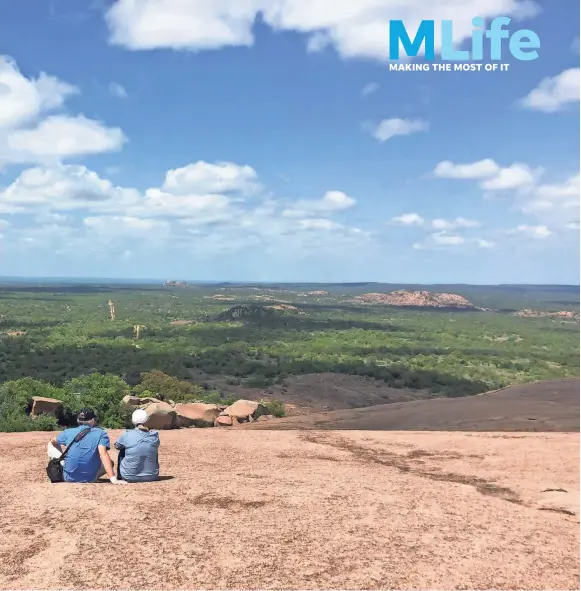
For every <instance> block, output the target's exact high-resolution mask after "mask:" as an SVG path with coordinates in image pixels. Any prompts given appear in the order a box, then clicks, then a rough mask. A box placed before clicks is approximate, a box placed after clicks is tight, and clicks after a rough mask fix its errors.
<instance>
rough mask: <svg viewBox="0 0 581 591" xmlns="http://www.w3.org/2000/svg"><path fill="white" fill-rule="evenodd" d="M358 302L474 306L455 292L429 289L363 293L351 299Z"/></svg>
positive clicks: (411, 305)
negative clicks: (431, 290)
mask: <svg viewBox="0 0 581 591" xmlns="http://www.w3.org/2000/svg"><path fill="white" fill-rule="evenodd" d="M352 301H353V302H354V303H359V304H380V305H384V306H399V307H402V308H407V307H413V308H457V309H461V310H474V309H475V306H474V304H472V303H471V302H469V301H468V300H467V299H466V298H464V297H462V296H460V295H457V294H455V293H433V292H430V291H405V290H399V291H392V292H391V293H365V294H363V295H360V296H357V297H355V298H354V299H353V300H352Z"/></svg>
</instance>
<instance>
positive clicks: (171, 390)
mask: <svg viewBox="0 0 581 591" xmlns="http://www.w3.org/2000/svg"><path fill="white" fill-rule="evenodd" d="M134 392H135V393H136V394H137V396H139V397H141V398H143V397H144V393H145V392H147V393H148V394H147V396H153V397H154V398H159V399H160V400H173V401H174V402H192V401H194V400H202V399H203V398H204V396H205V395H206V394H207V392H206V391H205V390H204V388H202V387H201V386H198V385H197V384H192V383H191V382H187V381H186V380H180V379H179V378H174V377H173V376H170V375H167V374H165V373H163V372H161V371H157V370H153V371H148V372H145V373H143V374H141V383H140V384H139V385H138V386H135V388H134Z"/></svg>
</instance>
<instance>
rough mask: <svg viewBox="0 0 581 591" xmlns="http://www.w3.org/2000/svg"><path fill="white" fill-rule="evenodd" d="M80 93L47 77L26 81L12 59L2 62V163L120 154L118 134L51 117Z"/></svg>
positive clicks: (90, 122) (89, 122) (91, 122)
mask: <svg viewBox="0 0 581 591" xmlns="http://www.w3.org/2000/svg"><path fill="white" fill-rule="evenodd" d="M78 92H79V91H78V89H77V88H76V87H75V86H73V85H71V84H68V83H66V82H63V81H61V80H59V79H58V78H55V77H54V76H49V75H47V74H45V73H41V74H40V75H39V76H38V78H27V77H25V76H23V75H22V73H21V72H20V71H19V69H18V67H17V65H16V63H15V62H14V61H13V60H12V59H11V58H8V57H6V56H0V163H2V164H6V163H8V164H11V163H46V162H53V163H54V162H58V161H61V160H64V159H67V158H70V157H74V156H83V155H87V154H97V153H101V152H109V151H114V150H119V149H120V148H121V146H122V145H123V143H124V142H125V141H126V138H125V136H124V135H123V132H122V131H121V129H119V128H109V127H106V126H105V125H103V124H102V123H100V122H98V121H94V120H92V119H88V118H86V117H84V116H83V115H78V116H76V117H75V116H69V115H65V114H52V115H47V114H48V112H49V111H51V110H54V109H59V108H61V107H63V106H64V103H65V101H66V99H67V98H68V97H70V96H71V95H73V94H76V93H78Z"/></svg>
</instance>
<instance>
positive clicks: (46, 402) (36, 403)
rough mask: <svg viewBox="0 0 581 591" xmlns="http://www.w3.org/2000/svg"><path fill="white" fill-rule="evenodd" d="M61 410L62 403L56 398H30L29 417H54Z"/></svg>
mask: <svg viewBox="0 0 581 591" xmlns="http://www.w3.org/2000/svg"><path fill="white" fill-rule="evenodd" d="M62 408H63V403H62V402H61V401H60V400H57V399H56V398H44V397H42V396H33V397H32V410H31V411H30V416H31V417H33V418H34V417H37V416H39V415H51V416H53V417H56V416H57V415H58V414H59V412H60V411H61V410H62Z"/></svg>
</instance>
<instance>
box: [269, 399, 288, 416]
mask: <svg viewBox="0 0 581 591" xmlns="http://www.w3.org/2000/svg"><path fill="white" fill-rule="evenodd" d="M264 406H266V408H268V412H269V414H271V415H273V416H275V417H277V418H279V419H280V418H281V417H284V416H285V414H286V410H285V408H284V404H283V403H282V402H281V401H280V400H271V401H269V402H266V403H265V404H264Z"/></svg>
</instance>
